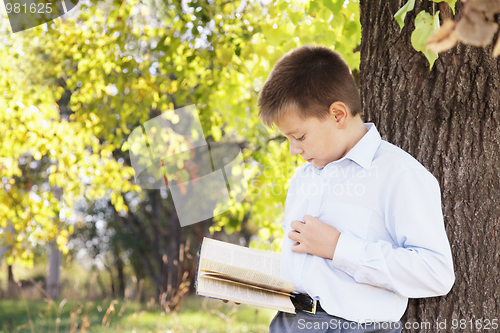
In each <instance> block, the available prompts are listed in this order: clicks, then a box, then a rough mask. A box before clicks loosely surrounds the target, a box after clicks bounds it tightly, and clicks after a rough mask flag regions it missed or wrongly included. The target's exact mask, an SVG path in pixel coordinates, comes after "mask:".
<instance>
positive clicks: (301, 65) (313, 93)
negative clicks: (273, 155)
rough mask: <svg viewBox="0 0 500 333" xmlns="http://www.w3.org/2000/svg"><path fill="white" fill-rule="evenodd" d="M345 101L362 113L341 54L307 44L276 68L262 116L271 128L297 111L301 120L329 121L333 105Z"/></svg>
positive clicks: (261, 108)
mask: <svg viewBox="0 0 500 333" xmlns="http://www.w3.org/2000/svg"><path fill="white" fill-rule="evenodd" d="M337 101H340V102H343V103H345V104H346V105H347V106H348V108H349V109H350V110H351V114H352V115H353V116H356V115H357V114H358V113H361V101H360V97H359V92H358V88H357V86H356V83H355V82H354V78H353V77H352V74H351V70H350V69H349V65H348V64H347V62H346V61H345V60H344V59H343V58H342V56H341V55H340V53H338V52H337V51H333V50H331V49H329V48H327V47H325V46H313V45H303V46H301V47H298V48H296V49H293V50H291V51H289V52H287V53H286V54H284V55H283V56H282V57H281V58H280V59H279V60H278V61H277V62H276V64H275V65H274V68H273V69H272V70H271V73H269V77H268V78H267V80H266V82H265V83H264V87H262V91H261V92H260V94H259V98H258V102H257V104H258V106H259V117H260V119H261V121H262V122H263V123H264V125H265V126H267V127H269V128H270V127H272V126H273V124H276V123H279V121H280V119H281V118H282V117H283V116H284V115H286V114H287V110H289V111H294V112H296V113H297V115H298V116H299V117H300V118H301V119H305V118H308V117H316V118H319V119H321V120H324V119H326V117H327V115H328V110H329V108H330V105H331V104H332V103H334V102H337Z"/></svg>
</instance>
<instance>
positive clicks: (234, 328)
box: [0, 295, 276, 333]
mask: <svg viewBox="0 0 500 333" xmlns="http://www.w3.org/2000/svg"><path fill="white" fill-rule="evenodd" d="M275 314H276V311H275V310H271V309H266V308H258V307H254V306H249V305H245V304H241V305H235V304H234V303H232V302H230V303H227V304H226V303H223V302H222V301H220V300H215V299H211V298H206V297H201V296H195V295H193V296H188V297H187V298H186V300H185V301H184V303H183V304H182V306H181V308H180V310H179V311H178V312H177V313H166V312H164V311H161V309H160V308H159V307H158V306H151V305H145V304H140V303H136V302H132V301H119V302H118V301H116V300H102V301H98V302H90V301H76V300H69V301H66V300H61V301H56V302H52V301H50V300H45V301H43V300H36V301H32V300H29V301H23V300H22V299H18V300H0V333H11V332H26V333H28V332H29V333H35V332H36V333H43V332H47V333H63V332H69V333H73V332H75V333H76V332H87V333H88V332H103V333H104V332H106V333H108V332H135V333H143V332H144V333H149V332H151V333H154V332H162V333H166V332H267V331H268V327H269V323H270V322H271V320H272V318H273V317H274V315H275Z"/></svg>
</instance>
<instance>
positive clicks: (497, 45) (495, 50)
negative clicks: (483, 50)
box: [493, 37, 500, 58]
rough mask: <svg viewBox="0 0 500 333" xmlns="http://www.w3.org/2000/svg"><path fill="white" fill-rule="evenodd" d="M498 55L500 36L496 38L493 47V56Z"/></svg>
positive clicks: (499, 53) (499, 52)
mask: <svg viewBox="0 0 500 333" xmlns="http://www.w3.org/2000/svg"><path fill="white" fill-rule="evenodd" d="M499 55H500V37H499V38H498V39H497V43H496V45H495V48H494V49H493V57H494V58H496V57H498V56H499Z"/></svg>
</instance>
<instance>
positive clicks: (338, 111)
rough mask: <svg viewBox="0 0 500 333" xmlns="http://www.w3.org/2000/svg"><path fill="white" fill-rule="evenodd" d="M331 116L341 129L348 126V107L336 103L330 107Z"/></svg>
mask: <svg viewBox="0 0 500 333" xmlns="http://www.w3.org/2000/svg"><path fill="white" fill-rule="evenodd" d="M329 112H330V115H332V116H333V117H334V119H335V122H336V123H337V124H338V126H339V128H341V129H342V128H345V127H346V126H347V116H348V114H349V109H348V107H347V105H345V104H344V103H342V102H334V103H332V104H331V105H330V110H329Z"/></svg>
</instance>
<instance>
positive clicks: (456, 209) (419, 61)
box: [360, 0, 500, 332]
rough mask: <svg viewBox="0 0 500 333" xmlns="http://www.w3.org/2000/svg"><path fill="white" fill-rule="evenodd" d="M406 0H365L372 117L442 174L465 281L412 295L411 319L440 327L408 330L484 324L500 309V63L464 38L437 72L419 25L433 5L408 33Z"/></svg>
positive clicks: (365, 86)
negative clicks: (416, 45) (418, 35)
mask: <svg viewBox="0 0 500 333" xmlns="http://www.w3.org/2000/svg"><path fill="white" fill-rule="evenodd" d="M405 3H406V0H401V1H395V0H391V1H386V0H362V1H360V6H361V25H362V40H361V65H360V92H361V99H362V105H363V112H364V116H363V118H364V121H365V122H373V123H375V125H376V126H377V128H378V130H379V132H380V134H381V136H382V138H383V139H384V140H387V141H389V142H391V143H393V144H395V145H397V146H399V147H401V148H402V149H404V150H405V151H407V152H408V153H410V154H411V155H412V156H414V157H415V158H416V159H417V160H419V161H420V162H421V163H422V164H423V165H424V166H425V167H426V168H427V169H428V170H429V171H430V172H432V173H433V174H434V176H435V177H436V178H437V179H438V181H439V183H440V186H441V194H442V208H443V213H444V219H445V226H446V231H447V234H448V238H449V240H450V244H451V250H452V253H453V260H454V265H455V275H456V282H455V285H454V286H453V288H452V290H451V292H450V293H449V294H448V295H447V296H444V297H432V298H425V299H411V300H410V302H409V305H408V309H407V311H406V313H405V316H404V317H403V319H402V321H403V322H406V321H407V322H424V321H425V322H430V323H431V325H432V326H431V328H430V329H422V328H420V329H416V330H404V331H416V332H417V331H418V332H448V331H449V330H450V329H451V327H452V323H453V322H455V323H458V325H460V324H461V322H460V320H462V322H466V325H465V327H464V326H462V327H460V326H459V328H457V329H456V331H461V332H476V331H480V330H478V329H476V328H475V324H476V321H475V320H482V321H483V322H482V324H483V326H484V324H485V320H486V319H489V321H490V322H491V320H492V319H494V318H497V320H498V318H499V317H500V288H499V284H500V279H499V276H500V275H499V270H500V264H499V263H500V235H499V231H500V223H499V217H500V181H499V176H498V175H499V174H500V155H499V154H497V152H498V151H499V150H500V144H499V143H500V126H499V124H500V75H499V73H500V61H499V60H498V59H495V58H492V57H491V52H492V46H489V47H488V48H486V49H482V48H477V47H470V46H465V45H462V44H460V43H459V44H458V46H456V47H454V48H453V49H451V50H450V51H447V52H444V53H442V54H440V56H439V59H438V60H437V61H436V62H435V64H434V67H433V69H432V70H429V64H428V62H427V60H426V58H425V57H424V55H423V54H422V53H419V52H416V51H415V50H414V49H413V47H412V45H411V33H412V31H413V30H414V24H413V22H414V20H415V16H416V14H417V13H419V12H420V11H421V10H427V11H428V12H430V13H432V3H429V2H428V1H424V2H423V3H421V2H420V1H416V3H415V9H414V10H413V11H412V12H411V13H409V14H408V15H407V17H406V20H405V27H404V28H403V30H402V31H401V33H400V29H399V26H398V24H397V23H396V20H395V19H394V18H393V15H394V14H395V13H396V12H397V11H398V9H399V8H401V7H402V6H403V5H404V4H405ZM462 7H463V6H462V3H461V2H460V1H458V2H457V15H460V10H461V8H462ZM437 9H438V8H436V10H437ZM440 9H442V14H443V13H444V14H447V15H449V9H448V10H446V8H444V7H441V8H440ZM446 11H448V13H446ZM497 38H498V37H497ZM494 40H496V38H495V39H494ZM471 319H472V322H469V320H471ZM444 320H446V323H447V329H448V330H439V329H438V328H437V327H436V324H437V323H443V322H444ZM457 320H458V322H457ZM471 323H472V328H471Z"/></svg>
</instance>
